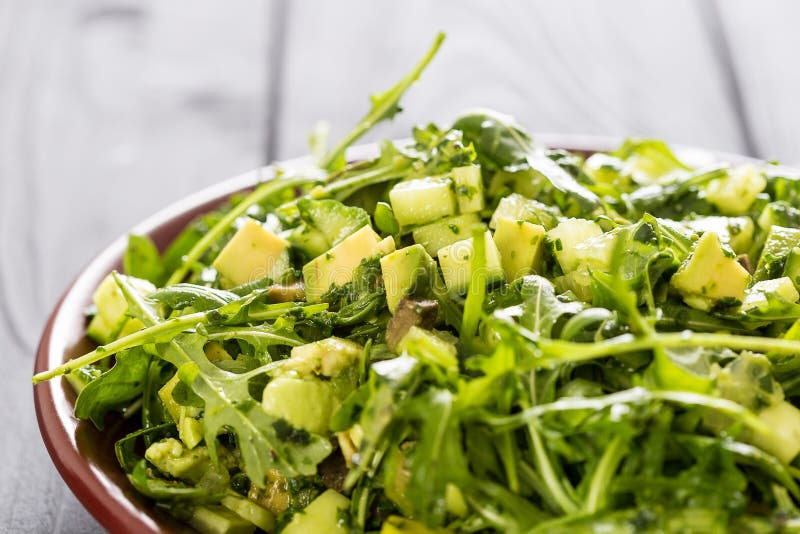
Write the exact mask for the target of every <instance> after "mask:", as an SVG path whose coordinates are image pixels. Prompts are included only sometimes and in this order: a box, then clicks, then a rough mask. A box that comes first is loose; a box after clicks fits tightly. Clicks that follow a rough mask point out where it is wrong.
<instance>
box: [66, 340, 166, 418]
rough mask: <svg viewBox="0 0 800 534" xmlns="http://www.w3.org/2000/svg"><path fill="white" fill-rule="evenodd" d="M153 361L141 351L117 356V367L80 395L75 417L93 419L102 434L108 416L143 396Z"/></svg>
mask: <svg viewBox="0 0 800 534" xmlns="http://www.w3.org/2000/svg"><path fill="white" fill-rule="evenodd" d="M150 358H151V356H150V355H149V354H147V353H146V352H145V351H144V350H143V349H142V348H140V347H136V348H133V349H129V350H126V351H124V352H120V353H119V354H117V361H116V364H114V367H112V368H111V369H109V370H108V371H106V372H105V373H103V374H102V375H100V376H99V377H98V378H96V379H95V380H92V381H91V382H89V383H88V384H87V385H86V387H85V388H83V390H82V391H81V392H80V394H79V395H78V400H77V401H76V402H75V417H77V418H79V419H89V420H91V421H92V423H94V426H96V427H97V428H98V429H100V430H102V429H103V428H104V427H105V422H104V420H105V416H106V413H108V412H109V411H111V410H118V409H120V408H124V407H125V406H127V405H128V404H130V403H131V402H132V401H133V400H134V399H136V398H137V397H139V396H140V395H141V394H142V390H143V388H144V381H145V376H146V374H147V372H148V368H149V365H150Z"/></svg>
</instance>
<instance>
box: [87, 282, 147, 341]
mask: <svg viewBox="0 0 800 534" xmlns="http://www.w3.org/2000/svg"><path fill="white" fill-rule="evenodd" d="M118 276H120V277H122V278H124V279H125V280H126V281H127V282H128V283H129V284H130V285H131V286H133V287H134V289H136V291H137V292H139V294H141V295H149V294H150V293H152V292H153V291H155V290H156V286H154V285H153V284H151V283H150V282H148V281H147V280H142V279H140V278H135V277H133V276H126V275H118ZM92 302H93V303H94V305H95V307H96V308H97V314H96V315H95V316H94V317H93V318H92V320H91V322H90V323H89V327H88V328H87V331H86V334H87V335H88V336H89V337H90V338H92V339H93V340H95V341H96V342H98V343H100V344H102V345H104V344H106V343H108V342H110V341H113V340H115V339H117V337H119V336H120V334H121V333H122V331H123V330H126V331H128V332H129V333H130V332H135V331H136V330H140V329H142V328H144V325H143V324H142V322H141V321H139V320H138V319H133V318H131V317H128V315H127V314H126V313H127V311H128V301H126V300H125V296H124V295H123V294H122V291H121V290H120V288H119V286H118V285H117V283H116V282H115V281H114V277H113V276H112V275H110V274H109V275H108V276H106V277H105V278H103V281H102V282H100V285H98V286H97V289H95V291H94V293H92Z"/></svg>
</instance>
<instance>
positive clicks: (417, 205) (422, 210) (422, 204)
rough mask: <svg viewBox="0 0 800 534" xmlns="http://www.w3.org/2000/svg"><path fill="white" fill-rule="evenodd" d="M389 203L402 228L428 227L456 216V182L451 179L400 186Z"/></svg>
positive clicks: (429, 180) (392, 193)
mask: <svg viewBox="0 0 800 534" xmlns="http://www.w3.org/2000/svg"><path fill="white" fill-rule="evenodd" d="M389 202H391V204H392V211H394V216H395V218H396V219H397V222H398V223H400V226H410V225H416V224H425V223H429V222H431V221H435V220H437V219H441V218H442V217H447V216H449V215H454V214H455V212H456V198H455V195H454V194H453V182H452V180H449V179H447V178H435V177H428V178H418V179H416V180H408V181H405V182H400V183H399V184H397V185H395V186H394V187H393V188H392V190H391V191H389Z"/></svg>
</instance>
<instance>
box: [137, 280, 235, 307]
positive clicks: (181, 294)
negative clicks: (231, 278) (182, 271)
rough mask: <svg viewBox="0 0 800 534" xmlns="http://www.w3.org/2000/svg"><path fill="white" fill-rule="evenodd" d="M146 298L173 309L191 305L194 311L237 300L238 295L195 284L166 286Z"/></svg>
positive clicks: (220, 305)
mask: <svg viewBox="0 0 800 534" xmlns="http://www.w3.org/2000/svg"><path fill="white" fill-rule="evenodd" d="M147 298H148V299H150V300H152V301H154V302H157V303H159V304H163V305H165V306H169V307H170V308H172V309H173V310H183V309H184V308H189V307H191V308H192V309H193V310H194V311H206V310H215V309H217V308H220V307H222V306H224V305H226V304H229V303H231V302H233V301H235V300H239V296H238V295H236V294H235V293H232V292H230V291H225V290H222V289H214V288H211V287H206V286H199V285H195V284H174V285H171V286H167V287H165V288H162V289H157V290H156V291H154V292H153V293H150V294H149V295H148V296H147Z"/></svg>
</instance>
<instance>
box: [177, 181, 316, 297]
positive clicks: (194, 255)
mask: <svg viewBox="0 0 800 534" xmlns="http://www.w3.org/2000/svg"><path fill="white" fill-rule="evenodd" d="M316 181H317V179H316V178H310V177H307V176H295V177H290V178H277V177H276V178H275V179H273V180H270V181H268V182H265V183H263V184H261V185H259V186H258V187H256V189H255V190H254V191H253V192H252V193H250V194H249V195H248V196H247V197H245V198H244V199H242V201H241V202H239V203H238V204H236V205H235V206H233V207H232V208H231V210H230V211H228V212H227V213H226V214H225V215H224V216H223V217H222V218H221V219H220V220H219V221H218V222H217V224H215V225H214V226H213V228H211V229H210V230H209V231H208V232H206V234H205V235H204V236H203V237H201V238H200V240H199V241H198V242H197V243H195V245H194V246H193V247H192V249H191V250H190V251H189V252H188V253H187V254H186V256H184V258H183V262H182V263H181V266H180V267H178V268H177V269H176V270H175V272H173V273H172V275H170V277H169V279H168V280H167V283H166V284H165V285H167V286H169V285H172V284H177V283H178V282H181V281H183V279H184V278H186V274H187V273H188V272H189V270H190V269H191V268H192V266H193V265H194V264H195V263H196V262H197V260H199V259H200V257H201V256H202V255H203V254H204V253H205V252H206V251H207V250H208V248H209V247H210V246H211V245H213V244H214V243H215V242H216V241H217V240H218V239H219V238H220V237H221V236H222V234H224V233H225V231H226V230H227V229H228V228H230V226H231V225H232V224H233V223H234V222H235V221H236V219H238V218H239V217H241V216H242V215H244V214H245V213H246V212H247V210H248V209H249V208H250V207H251V206H253V205H255V204H258V203H260V202H263V201H264V200H266V199H268V198H269V197H271V196H272V195H274V194H275V193H278V192H280V191H281V190H283V189H286V188H288V187H297V186H300V185H305V184H308V183H312V182H316Z"/></svg>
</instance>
